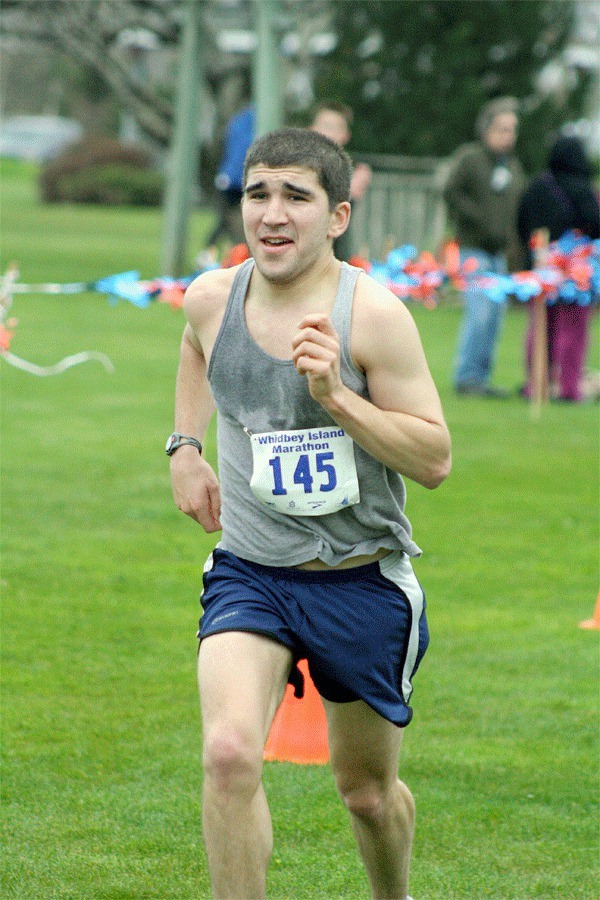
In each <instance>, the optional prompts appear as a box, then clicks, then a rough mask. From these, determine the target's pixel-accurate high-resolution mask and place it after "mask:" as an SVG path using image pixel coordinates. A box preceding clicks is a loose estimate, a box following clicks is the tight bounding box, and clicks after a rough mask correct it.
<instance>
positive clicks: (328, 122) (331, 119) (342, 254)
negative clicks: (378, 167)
mask: <svg viewBox="0 0 600 900" xmlns="http://www.w3.org/2000/svg"><path fill="white" fill-rule="evenodd" d="M353 118H354V115H353V113H352V110H351V109H350V107H349V106H346V105H345V104H343V103H320V104H319V105H318V106H317V108H316V110H315V114H314V116H313V120H312V122H311V124H310V125H309V126H308V127H309V128H310V130H311V131H318V132H319V134H323V135H325V137H328V138H329V140H330V141H333V142H334V143H335V144H338V145H339V146H340V147H345V146H346V144H348V143H349V141H350V138H351V137H352V132H351V130H350V129H351V126H352V120H353ZM372 174H373V173H372V171H371V167H370V166H368V165H367V164H366V163H356V165H354V166H353V170H352V181H351V182H350V203H351V204H354V203H356V202H357V201H358V200H362V198H363V197H364V195H365V193H366V191H367V188H368V187H369V185H370V184H371V178H372ZM334 252H335V255H336V257H337V258H338V259H341V260H345V261H346V262H347V261H348V260H349V259H350V258H351V256H352V255H353V248H352V245H351V234H350V229H349V228H347V229H346V231H345V232H344V234H342V235H341V237H339V238H338V239H337V240H336V241H335V243H334Z"/></svg>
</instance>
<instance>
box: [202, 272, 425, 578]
mask: <svg viewBox="0 0 600 900" xmlns="http://www.w3.org/2000/svg"><path fill="white" fill-rule="evenodd" d="M253 266H254V260H253V259H249V260H247V261H246V262H245V263H243V264H242V265H241V266H240V268H239V270H238V272H237V273H236V276H235V279H234V282H233V285H232V288H231V293H230V295H229V298H228V301H227V306H226V309H225V314H224V317H223V321H222V323H221V327H220V330H219V333H218V335H217V339H216V341H215V345H214V348H213V352H212V355H211V359H210V364H209V368H208V379H209V382H210V386H211V389H212V394H213V398H214V401H215V405H216V408H217V441H218V467H219V480H220V483H221V503H222V506H221V523H222V527H223V532H222V539H221V541H220V542H219V546H220V547H222V548H223V549H224V550H229V551H230V552H231V553H235V555H236V556H239V557H241V558H242V559H247V560H251V561H253V562H257V563H262V564H263V565H267V566H297V565H300V564H301V563H304V562H308V561H309V560H312V559H316V558H319V559H320V560H322V561H323V562H324V563H325V564H326V565H329V566H335V565H337V564H339V563H341V562H342V561H343V560H345V559H348V558H350V557H353V556H358V555H362V554H372V553H375V552H376V551H377V550H379V549H381V548H385V549H388V550H399V549H402V550H404V551H405V553H407V554H408V555H409V556H419V555H420V553H421V551H420V549H419V547H418V546H417V545H416V544H415V543H414V541H413V540H412V538H411V526H410V522H409V521H408V519H407V518H406V516H405V515H404V505H405V501H406V489H405V486H404V482H403V480H402V478H401V476H400V475H399V474H398V473H397V472H394V471H392V470H391V469H388V468H386V466H384V465H383V464H382V463H381V462H379V461H378V460H376V459H374V457H372V456H370V455H369V454H368V453H366V452H365V451H364V450H362V448H361V447H359V446H358V444H353V450H354V461H355V464H356V472H357V474H358V483H359V488H360V501H359V502H358V503H356V504H355V505H352V506H347V507H345V508H341V509H338V510H337V511H335V512H331V513H328V514H326V515H310V516H296V515H288V514H284V513H281V512H279V511H277V510H274V509H271V508H270V507H269V506H267V505H266V504H265V503H263V502H261V501H260V500H258V499H257V498H256V497H255V496H254V494H253V493H252V490H251V489H250V481H251V478H252V473H253V458H252V448H251V438H250V435H252V434H254V435H257V434H259V435H260V434H269V433H279V432H285V431H288V430H295V429H311V431H312V432H313V433H316V434H318V433H319V432H321V433H323V434H326V432H327V429H332V428H333V429H339V426H337V424H336V423H335V422H334V420H333V419H332V418H331V416H329V415H328V413H327V412H325V410H324V409H323V407H322V406H321V405H320V404H319V403H317V402H316V401H315V400H313V398H312V397H311V396H310V393H309V390H308V384H307V379H306V377H305V376H303V375H299V374H298V372H297V371H296V368H295V366H294V364H293V362H292V361H291V360H283V359H277V358H275V357H272V356H270V355H269V354H268V353H266V352H265V351H264V350H263V349H262V348H261V347H259V346H258V344H257V343H256V342H255V341H254V340H253V338H252V336H251V335H250V332H249V330H248V327H247V324H246V319H245V314H244V301H245V297H246V293H247V289H248V284H249V282H250V276H251V274H252V269H253ZM360 273H361V270H360V269H357V268H354V267H352V266H349V265H347V264H346V263H342V266H341V272H340V281H339V286H338V290H337V295H336V299H335V304H334V308H333V311H332V315H331V320H332V322H333V326H334V328H335V329H336V331H337V333H338V334H339V337H340V343H341V377H342V381H343V382H344V384H345V385H347V386H348V387H349V388H350V389H351V390H352V391H354V392H355V393H357V394H359V395H360V396H361V397H364V398H366V399H367V400H368V399H369V393H368V390H367V382H366V378H365V376H364V375H363V374H362V373H361V372H360V371H359V370H358V368H357V367H356V366H355V365H354V363H353V362H352V359H351V357H350V320H351V313H352V301H353V297H354V289H355V285H356V280H357V278H358V276H359V274H360ZM398 352H399V353H401V352H402V348H401V347H399V348H398ZM325 468H326V465H325ZM301 477H302V476H301Z"/></svg>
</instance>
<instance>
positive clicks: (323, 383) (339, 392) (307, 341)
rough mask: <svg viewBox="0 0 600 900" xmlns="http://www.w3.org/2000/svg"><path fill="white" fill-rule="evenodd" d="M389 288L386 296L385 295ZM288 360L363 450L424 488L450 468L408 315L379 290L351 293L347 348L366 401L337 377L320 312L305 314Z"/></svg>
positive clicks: (336, 360) (331, 334)
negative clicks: (349, 343) (366, 392)
mask: <svg viewBox="0 0 600 900" xmlns="http://www.w3.org/2000/svg"><path fill="white" fill-rule="evenodd" d="M387 295H389V297H388V296H387ZM292 346H293V351H294V361H295V364H296V368H297V369H298V371H299V372H300V373H301V374H304V375H306V376H307V378H308V381H309V390H310V392H311V395H312V396H313V398H314V399H315V400H317V401H318V402H319V403H320V404H321V405H322V406H323V407H324V409H326V410H327V412H328V413H329V414H330V415H331V416H332V418H333V419H334V420H335V421H336V422H337V423H338V424H339V425H340V426H341V427H342V428H344V429H345V430H346V431H347V432H348V434H349V435H350V436H351V437H352V438H353V440H355V441H356V443H357V444H359V445H360V446H361V447H362V448H363V449H364V450H366V451H367V452H368V453H370V454H371V455H372V456H374V457H375V458H376V459H378V460H380V461H381V462H382V463H383V464H384V465H386V466H387V467H388V468H390V469H393V470H394V471H396V472H400V473H401V474H402V475H405V476H406V477H408V478H411V479H412V480H413V481H416V482H418V483H419V484H422V485H423V486H424V487H427V488H435V487H437V486H438V485H439V484H441V482H442V481H443V480H444V478H446V476H447V475H448V473H449V471H450V465H451V452H450V436H449V433H448V429H447V427H446V424H445V421H444V416H443V412H442V407H441V403H440V400H439V396H438V393H437V390H436V388H435V385H434V383H433V379H432V377H431V374H430V372H429V368H428V365H427V361H426V359H425V354H424V351H423V348H422V345H421V340H420V337H419V334H418V331H417V328H416V325H415V323H414V321H413V319H412V316H411V315H410V313H409V312H408V310H407V309H406V307H405V306H404V304H402V303H401V302H400V301H398V300H397V299H396V298H395V297H394V296H393V295H392V294H390V293H389V292H388V291H387V290H385V289H381V290H380V289H379V286H377V287H376V288H375V289H374V288H373V287H372V286H370V287H369V288H367V290H366V291H365V290H364V285H363V290H362V293H361V295H358V294H357V302H355V311H354V314H353V325H352V354H353V358H354V360H355V362H356V364H357V365H358V366H359V368H361V369H362V370H363V371H364V372H365V374H366V377H367V383H368V387H369V395H370V401H369V400H365V399H364V398H362V397H359V396H358V395H357V394H355V393H354V392H353V391H352V390H350V388H348V387H346V386H345V385H344V384H343V382H342V380H341V377H340V344H339V337H338V335H337V333H336V331H335V329H334V327H333V325H332V323H331V320H330V318H329V317H328V316H327V315H324V314H321V313H319V314H314V315H310V316H307V317H305V318H304V319H303V320H302V321H301V322H300V323H299V330H298V333H297V335H296V337H295V338H294V340H293V344H292Z"/></svg>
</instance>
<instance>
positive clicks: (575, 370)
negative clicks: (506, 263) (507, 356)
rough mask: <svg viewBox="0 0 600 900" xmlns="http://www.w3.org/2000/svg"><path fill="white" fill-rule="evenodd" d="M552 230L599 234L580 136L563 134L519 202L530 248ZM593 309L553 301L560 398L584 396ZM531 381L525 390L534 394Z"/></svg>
mask: <svg viewBox="0 0 600 900" xmlns="http://www.w3.org/2000/svg"><path fill="white" fill-rule="evenodd" d="M540 228H546V229H547V230H548V237H549V239H550V241H556V240H558V239H559V238H560V237H562V235H563V234H565V233H566V232H567V231H571V230H573V229H577V230H578V231H581V232H582V233H583V234H585V235H587V236H588V237H590V238H592V239H596V238H599V237H600V205H599V203H598V197H597V196H596V194H595V193H594V189H593V187H592V182H591V168H590V164H589V162H588V160H587V158H586V154H585V150H584V147H583V144H582V143H581V141H580V140H579V139H578V138H577V137H559V138H558V139H557V140H556V141H555V143H554V145H553V147H552V149H551V151H550V156H549V159H548V168H547V170H546V171H545V172H542V174H541V175H538V176H537V177H536V178H534V179H533V181H532V182H531V183H530V185H529V187H528V188H527V190H526V191H525V193H524V194H523V196H522V198H521V202H520V204H519V212H518V229H519V236H520V238H521V241H522V242H523V244H524V245H525V246H526V247H527V252H528V253H529V266H530V267H531V266H532V265H533V257H532V251H531V249H530V247H529V244H530V240H531V236H532V235H533V234H534V232H536V231H537V230H538V229H540ZM590 312H591V309H590V307H589V306H579V305H578V304H577V303H560V302H559V303H555V304H552V305H551V306H548V309H547V318H548V358H549V365H550V374H551V378H552V377H553V376H554V378H555V379H556V380H557V387H558V398H559V399H561V400H567V401H574V402H577V401H579V400H581V399H583V391H582V387H581V384H582V375H583V369H584V363H585V355H586V350H587V342H588V324H589V319H590ZM532 344H533V330H532V325H531V321H530V324H529V328H528V331H527V336H526V342H525V360H526V368H527V373H528V376H529V375H530V370H531V355H532ZM529 392H530V390H529V383H528V384H527V385H526V387H525V391H524V393H525V395H526V396H528V395H529Z"/></svg>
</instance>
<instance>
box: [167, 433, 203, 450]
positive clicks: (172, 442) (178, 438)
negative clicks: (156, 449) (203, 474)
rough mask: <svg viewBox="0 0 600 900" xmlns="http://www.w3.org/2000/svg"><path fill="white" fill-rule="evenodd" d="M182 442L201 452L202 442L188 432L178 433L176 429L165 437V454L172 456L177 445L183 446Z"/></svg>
mask: <svg viewBox="0 0 600 900" xmlns="http://www.w3.org/2000/svg"><path fill="white" fill-rule="evenodd" d="M184 444H191V445H192V447H195V448H196V450H197V451H198V453H202V444H201V443H200V441H198V440H196V438H194V437H190V436H189V435H188V434H178V433H177V432H176V431H174V432H173V434H170V435H169V437H168V438H167V446H166V447H165V453H166V454H167V456H173V454H174V453H175V451H176V450H177V449H178V448H179V447H183V445H184Z"/></svg>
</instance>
